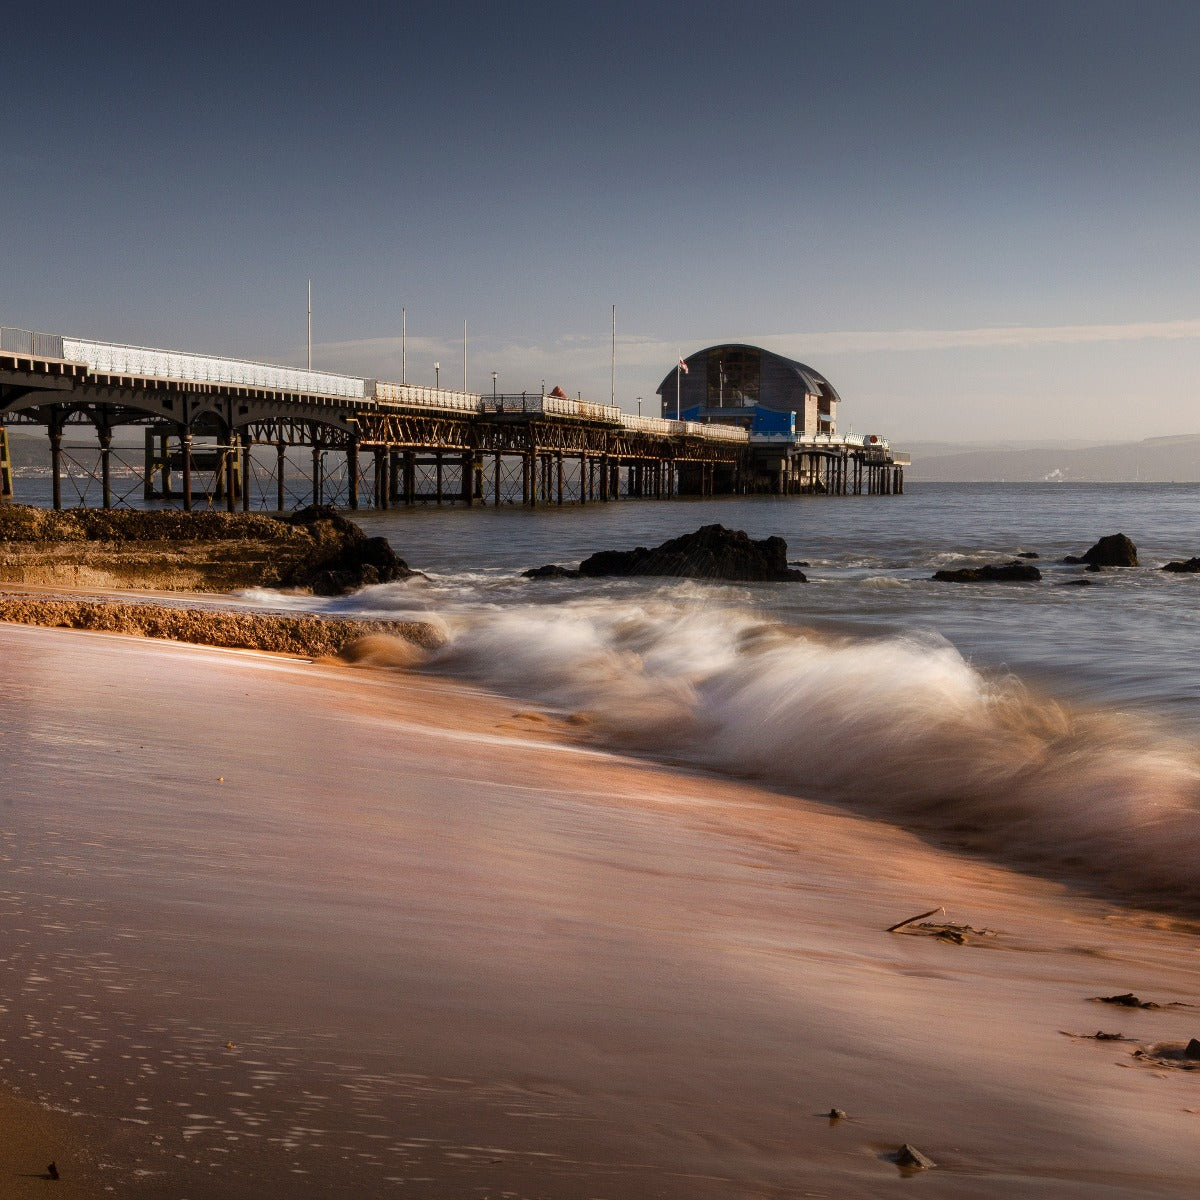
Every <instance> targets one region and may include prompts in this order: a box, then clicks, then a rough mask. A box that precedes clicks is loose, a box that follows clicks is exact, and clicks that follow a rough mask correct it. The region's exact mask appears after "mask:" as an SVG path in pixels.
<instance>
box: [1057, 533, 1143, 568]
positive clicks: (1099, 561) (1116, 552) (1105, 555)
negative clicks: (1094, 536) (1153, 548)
mask: <svg viewBox="0 0 1200 1200" xmlns="http://www.w3.org/2000/svg"><path fill="white" fill-rule="evenodd" d="M1063 562H1065V563H1075V564H1078V563H1087V564H1088V565H1089V566H1093V567H1136V566H1137V565H1138V557H1137V547H1136V546H1135V545H1134V544H1133V543H1132V542H1131V541H1130V540H1129V539H1128V538H1127V537H1126V536H1125V535H1124V534H1123V533H1110V534H1109V535H1108V536H1107V537H1102V538H1101V539H1100V540H1099V541H1098V542H1097V543H1096V544H1095V545H1094V546H1093V547H1092V548H1091V549H1090V550H1088V552H1087V553H1086V554H1084V555H1083V557H1082V558H1077V557H1076V556H1075V555H1073V554H1068V555H1067V557H1066V558H1064V559H1063Z"/></svg>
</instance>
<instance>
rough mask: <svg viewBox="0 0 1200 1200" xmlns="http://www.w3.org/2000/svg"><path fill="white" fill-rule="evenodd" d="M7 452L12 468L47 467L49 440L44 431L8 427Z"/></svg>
mask: <svg viewBox="0 0 1200 1200" xmlns="http://www.w3.org/2000/svg"><path fill="white" fill-rule="evenodd" d="M8 452H9V454H11V455H12V464H13V466H14V467H48V466H49V465H50V439H49V438H48V437H47V436H46V431H45V430H44V429H37V430H35V429H28V428H26V429H16V428H14V427H13V426H11V425H10V426H9V427H8Z"/></svg>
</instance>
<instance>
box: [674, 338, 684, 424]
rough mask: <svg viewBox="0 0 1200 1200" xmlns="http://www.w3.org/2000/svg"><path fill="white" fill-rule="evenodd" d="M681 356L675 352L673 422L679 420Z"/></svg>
mask: <svg viewBox="0 0 1200 1200" xmlns="http://www.w3.org/2000/svg"><path fill="white" fill-rule="evenodd" d="M682 372H683V355H682V354H680V353H679V351H678V350H677V351H676V352H675V420H677V421H678V420H679V381H680V379H681V378H682V377H683V376H682Z"/></svg>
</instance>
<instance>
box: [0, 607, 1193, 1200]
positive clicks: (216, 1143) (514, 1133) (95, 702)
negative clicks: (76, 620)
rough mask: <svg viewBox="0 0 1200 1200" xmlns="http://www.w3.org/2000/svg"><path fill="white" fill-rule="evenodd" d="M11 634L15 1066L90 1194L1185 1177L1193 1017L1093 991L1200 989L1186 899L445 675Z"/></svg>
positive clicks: (1174, 1186) (1061, 1191) (1070, 1188)
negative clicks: (972, 846)
mask: <svg viewBox="0 0 1200 1200" xmlns="http://www.w3.org/2000/svg"><path fill="white" fill-rule="evenodd" d="M0 656H2V660H3V662H4V668H5V692H4V696H3V700H0V730H2V732H3V737H2V739H0V776H2V778H3V780H4V784H3V793H2V803H3V808H2V810H0V811H2V813H3V827H2V830H0V864H2V869H3V886H2V888H0V913H2V916H3V920H2V921H0V956H2V966H0V1008H3V1009H4V1010H5V1011H4V1014H3V1015H4V1026H3V1028H4V1029H5V1036H4V1044H3V1061H2V1063H0V1065H2V1066H3V1072H4V1074H3V1079H4V1080H5V1081H6V1082H7V1083H8V1084H9V1085H10V1088H11V1089H12V1090H13V1091H14V1092H15V1093H17V1094H18V1095H19V1096H20V1097H22V1098H26V1099H36V1100H39V1101H42V1102H44V1103H48V1104H50V1105H52V1106H54V1107H55V1108H56V1109H59V1110H61V1111H62V1112H63V1113H65V1114H69V1115H68V1116H67V1117H66V1118H65V1119H67V1120H69V1121H70V1123H71V1128H72V1130H74V1131H76V1132H78V1133H79V1134H80V1135H81V1136H84V1135H86V1136H87V1137H89V1138H93V1139H95V1140H96V1144H98V1145H100V1146H101V1147H102V1148H103V1153H102V1155H101V1157H100V1159H99V1161H98V1162H97V1163H96V1165H95V1167H94V1174H93V1175H92V1176H91V1178H92V1179H93V1180H94V1182H95V1186H96V1193H95V1194H103V1193H104V1192H105V1190H106V1189H112V1190H114V1191H115V1192H116V1193H117V1194H121V1195H131V1196H138V1195H142V1196H154V1197H160V1196H172V1197H185V1196H192V1197H231V1198H235V1200H240V1198H241V1197H250V1196H255V1197H263V1196H268V1197H271V1196H277V1197H280V1198H283V1197H308V1196H312V1197H318V1196H329V1195H360V1196H387V1195H398V1196H419V1197H430V1198H433V1197H445V1196H447V1195H454V1196H477V1197H485V1196H497V1197H498V1196H515V1197H563V1198H575V1197H579V1198H585V1197H610V1198H614V1200H615V1198H618V1197H619V1198H631V1200H639V1198H640V1197H647V1198H648V1197H652V1196H653V1197H666V1198H670V1200H674V1198H676V1197H678V1198H679V1200H683V1198H684V1197H687V1198H689V1200H696V1198H699V1200H705V1198H709V1197H711V1198H712V1200H718V1198H722V1200H724V1198H727V1197H801V1196H830V1197H835V1196H836V1197H876V1196H879V1195H881V1194H886V1193H887V1192H888V1191H889V1190H891V1189H894V1188H896V1187H914V1186H915V1187H919V1188H920V1189H921V1191H922V1192H923V1193H924V1194H926V1195H930V1196H937V1197H956V1198H960V1197H968V1198H969V1197H1001V1196H1004V1197H1015V1196H1020V1197H1026V1196H1034V1195H1036V1196H1046V1197H1080V1198H1082V1197H1089V1198H1090V1197H1106V1196H1113V1197H1115V1196H1138V1197H1152V1196H1163V1197H1167V1196H1179V1197H1183V1196H1191V1195H1193V1194H1194V1191H1195V1182H1194V1181H1195V1175H1196V1170H1197V1166H1198V1165H1200V1162H1198V1159H1200V1154H1198V1153H1197V1150H1196V1140H1197V1139H1196V1135H1197V1131H1198V1129H1200V1126H1198V1125H1197V1121H1200V1072H1197V1071H1189V1070H1184V1069H1180V1068H1179V1067H1177V1066H1173V1065H1164V1064H1162V1063H1159V1064H1149V1063H1147V1062H1145V1061H1144V1060H1142V1059H1138V1058H1135V1057H1133V1051H1135V1050H1136V1049H1137V1048H1138V1047H1139V1046H1149V1045H1151V1044H1158V1043H1168V1044H1170V1045H1172V1046H1175V1045H1182V1044H1183V1043H1186V1042H1187V1040H1188V1039H1189V1038H1191V1037H1194V1036H1200V1008H1190V1007H1162V1008H1156V1009H1123V1008H1115V1007H1112V1006H1109V1005H1103V1004H1098V1003H1096V1002H1095V1001H1094V1000H1092V999H1091V998H1092V997H1097V996H1107V995H1113V994H1116V993H1120V992H1126V991H1133V992H1136V993H1137V994H1138V995H1139V996H1141V997H1143V998H1144V999H1148V1000H1153V1001H1156V1002H1158V1003H1160V1004H1163V1005H1167V1004H1168V1003H1170V1002H1173V1001H1174V1002H1183V1003H1186V1004H1188V1005H1196V1004H1200V991H1198V989H1197V984H1196V980H1197V976H1196V965H1197V964H1196V947H1197V941H1196V938H1195V936H1194V933H1193V932H1192V931H1191V930H1190V929H1188V928H1186V927H1184V926H1182V925H1177V924H1176V923H1174V922H1172V921H1170V920H1167V919H1164V918H1160V917H1154V916H1151V915H1149V914H1145V913H1140V912H1137V911H1134V910H1130V909H1124V908H1120V907H1117V906H1115V905H1106V904H1104V903H1102V902H1100V901H1097V900H1094V899H1088V898H1086V897H1081V896H1078V895H1075V894H1073V893H1072V892H1070V891H1068V890H1066V889H1065V888H1063V887H1059V886H1057V885H1055V884H1053V883H1048V882H1046V881H1044V880H1033V879H1029V878H1027V877H1024V876H1022V875H1020V874H1017V873H1015V872H1011V871H1007V870H1005V869H1003V868H1001V867H998V866H995V865H989V864H984V863H980V862H976V861H973V860H970V859H968V858H965V857H963V856H959V855H955V854H951V853H948V852H946V851H944V850H940V849H937V848H935V847H931V846H929V845H927V844H925V843H923V842H921V841H920V840H918V839H917V838H915V837H913V836H912V835H909V834H906V833H902V832H900V831H897V830H895V829H892V828H889V827H887V826H885V825H882V824H879V823H875V822H871V821H867V820H864V819H862V818H859V817H855V816H853V815H849V814H846V813H844V812H840V811H837V810H835V809H832V808H828V807H825V806H822V805H820V804H816V803H812V802H809V801H804V800H799V799H796V798H792V797H788V796H782V795H776V794H773V793H770V792H767V791H764V790H762V789H760V788H757V787H755V786H753V785H751V784H748V783H739V782H734V781H728V780H722V779H718V778H714V777H711V776H706V775H704V774H700V773H695V772H690V771H687V770H683V769H675V768H670V767H667V766H657V765H654V764H651V763H647V762H644V761H637V760H633V759H626V758H622V757H620V756H618V755H613V754H609V753H604V752H601V751H597V750H593V749H590V748H588V747H586V746H581V745H579V744H577V743H576V742H574V741H573V737H574V735H575V733H576V731H575V730H573V729H572V727H571V726H569V725H567V724H565V723H561V722H559V721H558V720H557V719H555V718H552V717H547V716H546V715H545V714H539V713H532V712H529V711H526V710H524V709H523V708H522V706H517V705H514V704H510V703H507V702H505V701H503V700H501V699H498V698H496V697H492V696H488V695H485V694H483V693H480V692H475V691H472V690H470V689H467V688H464V687H461V686H458V685H455V684H452V683H448V682H445V681H441V680H434V679H428V678H423V677H419V676H414V675H411V674H408V675H406V674H400V673H396V672H385V671H369V670H357V669H352V668H350V667H342V666H335V665H327V664H322V665H313V664H305V663H300V662H295V661H289V660H285V659H281V658H273V657H270V656H266V655H261V654H252V653H246V652H237V651H222V650H213V649H204V648H196V647H184V646H177V645H172V644H161V643H151V642H146V641H140V640H135V639H129V638H121V637H116V636H110V635H104V634H92V633H77V632H65V631H59V630H49V629H37V628H26V627H16V626H2V625H0ZM935 905H944V906H945V908H946V918H945V919H948V920H951V921H954V922H956V923H959V924H965V925H970V926H972V927H975V928H978V929H987V930H989V931H993V932H989V933H986V934H983V935H974V934H969V935H968V937H969V940H968V942H967V944H965V945H959V944H955V943H953V942H947V941H943V940H939V939H936V938H933V937H929V936H918V935H917V934H916V933H915V932H914V931H913V930H912V929H911V927H910V931H909V932H908V933H904V932H901V933H896V934H888V933H886V932H884V931H885V930H886V929H887V927H888V926H890V925H892V924H894V923H895V922H897V921H900V920H901V919H903V918H905V917H908V916H910V915H912V914H914V913H918V912H922V911H924V910H926V909H929V908H932V907H934V906H935ZM939 919H942V918H940V917H939ZM1064 1030H1065V1031H1067V1032H1070V1033H1079V1034H1094V1033H1096V1032H1097V1031H1098V1030H1103V1031H1107V1032H1119V1033H1121V1034H1123V1035H1124V1036H1125V1037H1127V1038H1129V1039H1131V1040H1130V1041H1121V1042H1118V1041H1095V1040H1088V1039H1086V1038H1075V1037H1067V1036H1064V1033H1063V1032H1062V1031H1064ZM835 1106H836V1107H838V1108H840V1109H843V1110H845V1111H846V1113H847V1114H848V1116H847V1118H846V1119H844V1120H838V1121H830V1120H829V1119H828V1118H827V1117H825V1116H824V1115H823V1114H826V1113H828V1112H829V1110H830V1108H831V1107H835ZM52 1115H53V1114H52ZM905 1142H908V1143H911V1144H913V1145H915V1146H917V1147H918V1148H919V1149H920V1150H921V1151H923V1152H924V1153H925V1154H927V1155H928V1156H929V1157H930V1158H931V1159H932V1160H933V1161H934V1162H935V1163H936V1164H937V1166H936V1167H934V1168H932V1169H931V1170H928V1171H925V1172H922V1173H920V1175H919V1176H918V1177H917V1178H906V1177H905V1176H904V1174H903V1173H902V1172H901V1171H900V1169H898V1167H897V1166H896V1165H895V1164H894V1163H893V1162H891V1161H890V1160H889V1158H888V1155H890V1154H891V1153H892V1152H893V1151H895V1150H896V1149H897V1148H898V1147H899V1146H900V1145H901V1144H902V1143H905ZM54 1156H55V1154H54V1152H51V1154H50V1156H49V1157H54ZM47 1161H48V1159H47ZM60 1161H61V1160H60ZM43 1167H44V1163H41V1162H40V1161H39V1162H38V1163H36V1164H35V1169H37V1170H41V1169H43ZM0 1169H3V1170H6V1171H8V1172H9V1173H10V1177H12V1178H13V1179H14V1180H15V1179H16V1174H17V1169H16V1168H10V1167H9V1166H8V1165H7V1162H6V1161H5V1160H3V1159H0ZM27 1182H29V1183H30V1184H32V1183H33V1181H27ZM37 1186H39V1187H45V1186H48V1185H47V1184H46V1183H45V1181H37ZM6 1194H7V1193H6ZM14 1194H20V1193H14ZM80 1194H85V1193H80Z"/></svg>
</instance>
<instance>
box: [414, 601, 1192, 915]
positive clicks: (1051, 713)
mask: <svg viewBox="0 0 1200 1200" xmlns="http://www.w3.org/2000/svg"><path fill="white" fill-rule="evenodd" d="M712 596H713V593H712V592H711V591H709V592H707V593H704V592H701V591H699V590H697V592H696V593H695V594H693V595H690V596H689V594H688V592H687V590H686V589H682V590H680V589H676V590H673V591H669V592H667V591H664V592H662V593H658V594H652V595H650V596H649V597H647V596H645V595H643V596H642V597H639V598H638V599H637V600H636V601H634V600H632V598H629V597H622V598H621V602H620V604H614V602H613V599H612V598H611V597H610V598H609V599H608V600H607V602H606V601H605V600H604V599H603V598H595V597H592V598H588V599H582V600H575V601H570V602H567V603H564V604H558V605H554V606H533V605H530V606H523V607H519V608H507V609H496V610H493V611H486V612H480V611H476V612H474V613H463V614H459V615H458V616H446V624H447V629H448V633H449V641H448V643H447V644H446V645H445V646H444V647H443V648H442V649H441V650H439V651H438V652H436V654H435V656H434V662H435V665H437V666H440V667H441V668H442V669H449V670H453V671H455V672H457V673H463V674H467V675H469V676H470V677H472V678H474V679H476V680H480V681H483V682H486V683H488V684H490V685H492V686H493V687H496V688H498V689H499V690H502V691H505V692H507V693H509V694H515V695H520V696H523V697H526V698H530V699H534V700H537V701H539V702H540V703H543V704H547V705H551V706H555V707H557V708H559V709H561V710H564V711H572V712H573V711H580V710H583V711H586V712H587V714H588V715H589V717H590V722H589V727H590V728H592V729H594V730H596V731H598V733H599V734H600V736H602V737H604V738H605V740H607V741H608V742H609V743H610V744H612V745H615V746H618V747H623V748H627V749H631V750H637V751H639V752H643V753H648V754H654V755H657V756H662V757H666V758H668V759H673V760H686V761H688V762H692V763H696V764H700V765H704V766H706V767H709V768H712V769H715V770H719V771H722V772H726V773H730V774H735V775H740V776H747V777H752V778H756V779H760V780H763V781H766V782H768V783H770V784H772V785H774V786H776V787H781V788H785V789H787V790H790V791H792V792H793V793H795V794H798V795H806V796H812V797H814V798H825V799H831V800H836V801H838V802H841V803H845V804H849V805H851V806H853V807H855V808H856V809H858V810H859V811H863V812H866V813H868V814H870V815H874V816H882V817H886V818H887V819H889V820H893V821H896V822H898V823H901V824H904V825H906V826H909V827H915V828H919V829H921V830H922V831H924V832H925V833H927V834H930V835H933V836H938V837H943V838H947V839H951V840H953V841H954V842H955V844H957V845H959V846H965V847H966V848H968V849H970V850H973V851H978V852H983V853H987V854H989V855H992V856H996V857H1001V858H1003V859H1004V860H1006V861H1009V862H1013V863H1016V864H1019V865H1025V866H1031V867H1036V868H1037V869H1039V870H1043V871H1046V872H1049V873H1051V874H1061V873H1068V874H1070V875H1072V876H1073V877H1076V878H1080V877H1082V878H1084V879H1087V880H1089V881H1090V882H1093V883H1100V884H1103V885H1104V886H1105V887H1106V888H1108V889H1111V890H1115V891H1116V892H1118V893H1119V894H1121V895H1123V896H1124V897H1126V898H1129V899H1140V900H1154V901H1157V902H1169V903H1171V904H1172V905H1174V906H1175V907H1180V908H1184V909H1186V910H1188V911H1192V912H1198V913H1200V887H1198V885H1200V756H1198V755H1197V753H1196V751H1195V750H1194V749H1193V748H1192V746H1190V745H1189V744H1187V743H1185V742H1184V741H1183V740H1182V739H1174V738H1172V737H1171V736H1169V735H1168V734H1164V733H1163V732H1162V731H1161V730H1160V729H1158V728H1156V727H1155V726H1154V725H1152V724H1151V723H1150V722H1149V721H1147V720H1146V719H1145V718H1139V717H1134V716H1130V715H1127V714H1123V713H1120V712H1117V711H1113V710H1107V711H1106V710H1097V709H1084V708H1079V707H1074V706H1069V705H1066V704H1062V703H1058V702H1056V701H1053V700H1050V699H1046V698H1044V697H1041V696H1038V695H1036V694H1035V693H1033V692H1032V691H1031V690H1029V689H1028V688H1026V687H1025V686H1023V685H1022V684H1021V683H1020V682H1019V681H1018V680H1016V679H1014V678H1013V677H1011V676H1006V675H997V676H989V675H986V674H984V673H982V672H980V671H978V670H977V669H975V668H974V667H972V666H971V665H970V664H969V663H968V662H967V661H966V660H965V659H964V658H963V657H962V656H961V655H960V654H959V653H958V651H957V650H955V649H954V647H953V646H951V645H950V644H949V643H948V642H945V641H944V640H941V639H940V638H937V637H936V636H929V637H915V636H892V637H886V638H877V639H863V638H857V639H851V638H834V637H830V636H827V635H825V634H820V633H816V632H814V631H809V630H802V629H795V628H788V627H784V626H781V625H778V624H772V623H770V622H766V621H764V620H763V618H762V616H761V615H756V614H753V613H750V612H746V611H742V610H740V609H737V608H733V607H722V606H719V605H715V604H713V602H712ZM706 598H707V602H706Z"/></svg>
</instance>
